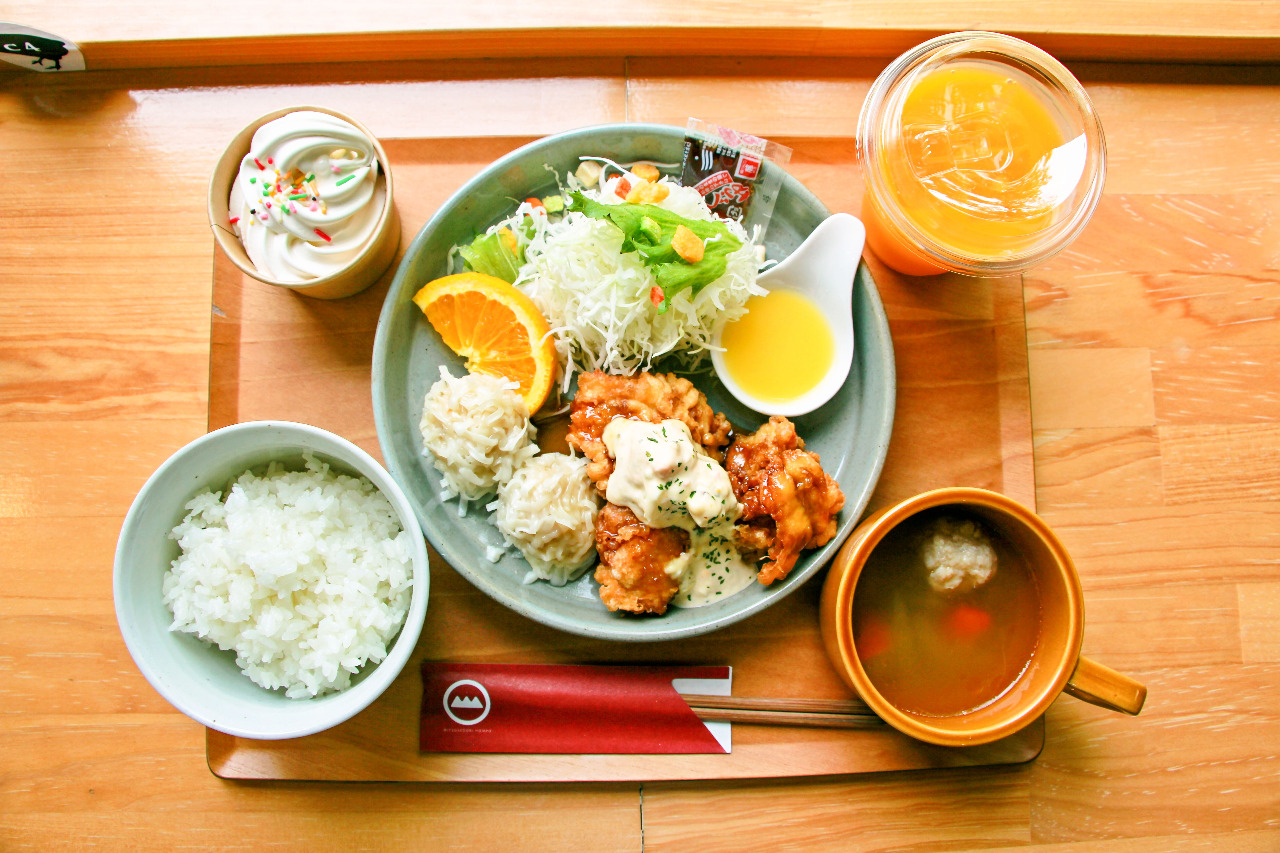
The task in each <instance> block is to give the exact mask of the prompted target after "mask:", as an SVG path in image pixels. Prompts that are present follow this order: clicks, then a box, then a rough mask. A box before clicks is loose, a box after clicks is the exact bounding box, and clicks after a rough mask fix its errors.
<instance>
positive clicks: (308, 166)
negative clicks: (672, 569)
mask: <svg viewBox="0 0 1280 853" xmlns="http://www.w3.org/2000/svg"><path fill="white" fill-rule="evenodd" d="M385 203H386V182H385V178H384V177H383V176H382V175H380V174H379V172H378V159H377V155H376V152H375V151H374V147H373V141H372V140H371V139H369V137H368V136H367V135H366V134H364V133H363V132H362V131H360V130H359V129H358V128H356V127H355V126H354V125H353V124H351V123H350V122H348V121H345V120H343V119H340V118H338V117H336V116H331V115H328V114H326V113H320V112H313V111H310V110H299V111H297V112H292V113H289V114H288V115H285V116H282V117H281V118H278V119H275V120H274V121H271V122H268V123H267V124H264V125H263V126H262V127H260V128H258V130H257V132H256V133H254V135H253V142H252V143H251V145H250V148H249V153H248V154H246V155H245V156H244V159H243V160H241V161H240V171H239V173H238V174H237V175H236V178H235V181H234V183H233V184H232V186H231V198H230V202H229V205H228V206H229V208H230V221H231V225H232V227H233V228H234V229H235V231H236V234H237V236H239V238H240V241H241V242H242V243H243V244H244V248H245V251H246V252H248V254H249V259H250V260H252V261H253V264H254V266H255V267H257V269H258V272H259V273H261V274H262V275H264V276H266V277H269V278H272V279H276V280H278V281H285V282H302V281H310V280H312V279H316V278H320V277H322V276H326V275H329V274H330V273H334V272H337V271H338V270H340V269H342V268H343V267H345V266H347V265H348V264H349V263H351V261H353V260H355V258H356V256H357V255H359V254H360V250H361V249H363V248H364V247H365V246H366V245H367V244H368V243H369V241H370V239H371V238H372V237H373V235H374V231H375V230H376V228H377V225H378V219H379V216H380V215H381V213H382V209H383V206H384V205H385Z"/></svg>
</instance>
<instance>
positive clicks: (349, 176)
mask: <svg viewBox="0 0 1280 853" xmlns="http://www.w3.org/2000/svg"><path fill="white" fill-rule="evenodd" d="M354 177H355V175H347V176H346V177H345V178H343V179H342V180H340V181H338V183H337V184H336V185H335V186H339V187H340V186H342V185H343V184H345V183H346V182H347V181H349V180H351V179H352V178H354Z"/></svg>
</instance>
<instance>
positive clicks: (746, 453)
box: [724, 415, 844, 585]
mask: <svg viewBox="0 0 1280 853" xmlns="http://www.w3.org/2000/svg"><path fill="white" fill-rule="evenodd" d="M724 467H725V470H727V471H728V472H729V483H730V485H731V486H732V487H733V494H734V496H735V497H737V499H738V503H739V504H741V505H742V515H741V516H739V518H738V524H737V527H736V528H735V533H736V535H737V538H738V542H739V544H740V546H741V547H742V548H743V549H744V550H748V551H753V552H762V551H764V550H766V549H767V550H768V557H769V558H768V560H767V561H766V562H765V564H764V565H763V566H761V567H760V574H759V580H760V583H762V584H765V585H768V584H771V583H773V582H774V581H776V580H781V579H782V578H785V577H786V576H787V574H788V573H789V572H790V571H791V569H792V567H793V566H795V564H796V559H797V558H798V557H799V556H800V552H801V551H802V550H804V549H806V548H818V547H820V546H822V545H825V544H827V543H828V542H830V541H831V537H833V536H835V535H836V519H835V515H836V513H838V512H839V511H840V508H841V507H843V506H844V493H843V492H842V491H840V486H839V485H838V484H837V483H836V481H835V480H833V479H831V478H830V477H828V476H827V474H826V472H825V471H823V470H822V465H821V463H820V462H819V460H818V456H817V454H815V453H810V452H809V451H807V450H805V449H804V441H803V440H802V439H801V438H800V436H798V435H796V428H795V425H794V424H792V423H791V421H789V420H787V419H786V418H783V417H778V416H776V415H775V416H774V417H771V418H769V422H768V423H767V424H764V425H763V426H761V427H760V429H758V430H756V432H755V433H753V434H750V435H737V436H735V437H734V440H733V444H731V445H729V450H728V451H727V453H726V454H725V465H724Z"/></svg>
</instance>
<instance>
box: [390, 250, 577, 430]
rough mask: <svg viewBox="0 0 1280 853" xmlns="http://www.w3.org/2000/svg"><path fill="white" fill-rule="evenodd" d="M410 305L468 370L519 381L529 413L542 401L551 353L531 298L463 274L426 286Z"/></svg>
mask: <svg viewBox="0 0 1280 853" xmlns="http://www.w3.org/2000/svg"><path fill="white" fill-rule="evenodd" d="M413 302H414V304H415V305H417V306H418V307H419V308H421V309H422V313H423V314H426V315H427V320H428V321H430V323H431V325H432V327H433V328H434V329H435V330H436V331H437V332H439V333H440V337H441V338H443V339H444V343H445V346H447V347H449V349H451V350H453V351H454V352H456V353H457V354H458V355H460V356H462V357H463V358H465V359H466V360H467V370H469V371H471V372H472V373H488V374H490V375H492V376H500V377H502V378H504V379H510V380H513V381H515V382H516V383H518V384H519V386H520V389H519V390H520V394H521V396H523V397H524V401H525V403H526V404H528V406H529V414H533V413H534V412H536V411H537V410H538V408H539V407H540V406H541V405H542V404H543V403H544V402H546V399H547V395H548V394H549V393H550V392H551V383H552V382H554V381H555V375H556V350H555V346H554V345H553V344H552V342H551V335H550V334H548V333H549V332H550V331H551V329H550V327H549V326H548V325H547V321H546V319H545V318H544V317H543V316H542V312H541V311H539V310H538V306H536V305H534V304H533V300H532V299H530V298H529V297H528V296H526V295H525V294H523V293H521V292H520V291H519V290H516V288H515V287H513V286H511V285H510V284H507V283H506V282H505V281H503V280H502V279H500V278H495V277H493V276H491V275H484V274H483V273H477V272H464V273H458V274H457V275H447V276H445V277H444V278H438V279H436V280H435V281H433V282H430V283H429V284H427V285H425V286H424V287H423V288H422V289H421V290H419V291H418V292H417V294H416V295H415V296H414V297H413Z"/></svg>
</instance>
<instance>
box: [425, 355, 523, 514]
mask: <svg viewBox="0 0 1280 853" xmlns="http://www.w3.org/2000/svg"><path fill="white" fill-rule="evenodd" d="M517 387H518V386H517V385H516V383H514V382H510V381H504V380H502V379H499V378H498V377H496V376H488V375H486V374H483V373H468V374H466V375H464V376H461V377H459V378H457V379H455V378H454V377H453V376H452V375H450V373H449V371H448V369H447V368H445V367H441V368H440V379H439V381H437V382H436V383H435V384H433V385H432V386H431V388H430V390H428V391H427V397H426V400H425V401H424V402H423V406H422V420H421V422H420V423H419V429H421V430H422V443H423V451H422V452H423V455H424V456H430V457H432V461H433V462H434V463H435V466H436V470H438V471H439V472H440V474H441V482H440V488H441V497H442V498H443V499H444V500H449V499H450V498H452V497H455V496H461V497H462V498H463V500H464V503H463V506H460V507H459V514H462V513H463V511H464V510H465V501H475V500H479V499H480V498H483V497H484V496H485V495H488V494H491V493H492V492H493V491H494V489H496V488H497V487H498V486H499V485H501V484H502V483H505V482H506V481H507V480H509V479H511V477H512V475H513V474H515V472H516V469H517V468H519V467H520V466H521V465H522V464H524V462H526V461H527V460H529V459H532V458H533V457H534V455H535V454H537V452H538V447H537V445H535V444H534V443H533V438H534V428H533V424H532V423H531V422H530V421H529V407H528V406H526V405H525V402H524V398H523V397H521V396H520V395H519V394H518V393H516V391H515V389H516V388H517Z"/></svg>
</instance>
